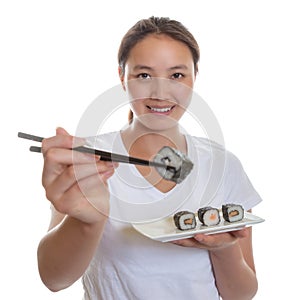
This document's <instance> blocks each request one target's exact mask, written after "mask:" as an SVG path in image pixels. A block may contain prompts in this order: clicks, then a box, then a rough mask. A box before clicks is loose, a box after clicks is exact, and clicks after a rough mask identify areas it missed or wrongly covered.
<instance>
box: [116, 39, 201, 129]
mask: <svg viewBox="0 0 300 300" xmlns="http://www.w3.org/2000/svg"><path fill="white" fill-rule="evenodd" d="M194 80H195V69H194V61H193V57H192V53H191V51H190V49H189V48H188V47H187V46H186V45H185V44H184V43H182V42H179V41H176V40H174V39H172V38H170V37H169V36H166V35H149V36H147V37H146V38H144V39H143V40H142V41H140V42H138V43H137V44H136V45H135V46H134V47H133V48H132V49H131V51H130V54H129V57H128V60H127V62H126V64H125V70H124V74H123V75H122V76H121V81H122V84H123V86H124V88H125V89H126V91H127V92H128V94H129V98H130V103H131V108H132V110H133V111H134V113H135V119H134V120H135V121H140V122H142V123H143V125H144V126H146V127H148V128H150V129H152V130H166V129H168V128H171V127H173V126H175V125H177V124H178V120H179V119H180V118H181V116H182V115H183V113H184V112H185V109H186V108H187V106H188V104H189V102H190V99H191V95H192V88H193V84H194Z"/></svg>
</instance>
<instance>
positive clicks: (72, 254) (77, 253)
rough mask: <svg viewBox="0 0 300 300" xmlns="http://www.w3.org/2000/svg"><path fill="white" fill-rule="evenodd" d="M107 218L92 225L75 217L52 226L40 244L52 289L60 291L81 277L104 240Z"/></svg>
mask: <svg viewBox="0 0 300 300" xmlns="http://www.w3.org/2000/svg"><path fill="white" fill-rule="evenodd" d="M105 221H106V217H105V216H103V215H100V214H99V222H97V223H93V224H88V223H84V222H82V221H80V220H78V219H75V218H72V217H68V216H67V217H65V218H64V219H63V221H62V222H61V223H60V224H59V225H57V226H56V227H54V228H53V229H51V230H50V231H49V232H48V234H47V235H46V236H45V237H44V238H43V239H42V240H41V242H40V244H39V247H38V265H39V272H40V276H41V279H42V281H43V282H44V284H45V285H46V286H47V287H48V288H49V289H50V290H51V291H59V290H61V289H64V288H67V287H68V286H70V285H72V284H73V283H74V282H75V281H76V280H77V279H79V278H80V277H81V276H82V274H83V273H84V271H85V270H86V268H87V267H88V265H89V263H90V260H91V259H92V257H93V254H94V252H95V249H96V247H97V245H98V243H99V241H100V239H101V236H102V232H103V228H104V224H105Z"/></svg>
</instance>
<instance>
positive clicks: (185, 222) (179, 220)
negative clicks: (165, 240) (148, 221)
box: [173, 211, 196, 230]
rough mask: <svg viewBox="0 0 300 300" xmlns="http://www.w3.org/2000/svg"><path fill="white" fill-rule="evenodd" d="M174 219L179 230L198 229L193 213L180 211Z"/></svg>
mask: <svg viewBox="0 0 300 300" xmlns="http://www.w3.org/2000/svg"><path fill="white" fill-rule="evenodd" d="M173 219H174V223H175V226H176V227H177V228H178V229H179V230H189V229H194V228H195V227H196V217H195V214H194V213H193V212H190V211H179V212H177V213H176V214H175V215H174V216H173Z"/></svg>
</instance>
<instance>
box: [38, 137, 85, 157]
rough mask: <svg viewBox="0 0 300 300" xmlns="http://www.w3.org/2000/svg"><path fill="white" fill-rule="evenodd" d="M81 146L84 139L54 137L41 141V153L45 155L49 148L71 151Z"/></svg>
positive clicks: (83, 143)
mask: <svg viewBox="0 0 300 300" xmlns="http://www.w3.org/2000/svg"><path fill="white" fill-rule="evenodd" d="M83 145H85V139H84V138H79V137H74V136H71V135H56V136H53V137H50V138H45V139H43V141H42V152H43V154H44V155H45V154H46V153H47V151H48V150H49V149H51V148H65V149H72V148H75V147H78V146H83Z"/></svg>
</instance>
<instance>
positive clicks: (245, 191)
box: [223, 152, 262, 210]
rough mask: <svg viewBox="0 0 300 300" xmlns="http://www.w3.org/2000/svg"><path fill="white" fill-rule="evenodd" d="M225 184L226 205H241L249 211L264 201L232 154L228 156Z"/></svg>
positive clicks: (229, 153)
mask: <svg viewBox="0 0 300 300" xmlns="http://www.w3.org/2000/svg"><path fill="white" fill-rule="evenodd" d="M223 183H224V186H223V192H224V197H225V203H236V204H241V205H242V206H243V207H244V209H245V210H249V209H251V208H253V207H254V206H256V205H257V204H258V203H260V202H261V201H262V199H261V197H260V195H259V194H258V192H257V191H256V190H255V188H254V187H253V185H252V183H251V181H250V179H249V178H248V176H247V174H246V172H245V171H244V168H243V166H242V164H241V162H240V160H239V159H238V158H237V157H236V156H235V155H234V154H232V153H231V152H227V154H226V165H225V173H224V181H223Z"/></svg>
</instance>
